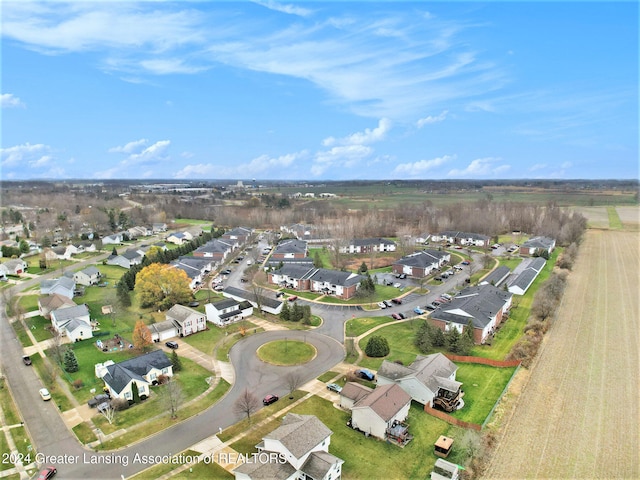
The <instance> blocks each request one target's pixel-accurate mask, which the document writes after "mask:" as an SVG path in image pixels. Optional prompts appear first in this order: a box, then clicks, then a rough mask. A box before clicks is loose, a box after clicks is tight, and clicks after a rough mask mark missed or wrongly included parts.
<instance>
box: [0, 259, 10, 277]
mask: <svg viewBox="0 0 640 480" xmlns="http://www.w3.org/2000/svg"><path fill="white" fill-rule="evenodd" d="M8 273H9V270H7V267H5V266H4V263H0V279H1V280H6V279H7V274H8Z"/></svg>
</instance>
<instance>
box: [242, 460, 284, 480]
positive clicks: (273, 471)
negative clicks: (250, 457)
mask: <svg viewBox="0 0 640 480" xmlns="http://www.w3.org/2000/svg"><path fill="white" fill-rule="evenodd" d="M233 471H234V472H239V473H244V474H245V475H247V476H249V478H252V479H254V480H276V479H280V478H290V477H291V476H292V475H293V474H294V473H296V469H295V468H293V466H292V465H291V464H290V463H280V462H246V463H243V464H242V465H240V466H239V467H236V468H234V469H233Z"/></svg>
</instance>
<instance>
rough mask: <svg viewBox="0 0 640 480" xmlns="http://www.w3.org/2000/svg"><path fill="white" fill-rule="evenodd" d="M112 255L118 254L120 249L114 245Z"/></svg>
mask: <svg viewBox="0 0 640 480" xmlns="http://www.w3.org/2000/svg"><path fill="white" fill-rule="evenodd" d="M111 255H113V256H114V257H115V256H117V255H118V250H116V247H113V250H111Z"/></svg>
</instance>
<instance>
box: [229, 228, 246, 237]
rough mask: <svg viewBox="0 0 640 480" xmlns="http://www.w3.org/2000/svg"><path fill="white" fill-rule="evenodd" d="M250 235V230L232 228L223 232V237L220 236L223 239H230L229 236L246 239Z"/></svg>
mask: <svg viewBox="0 0 640 480" xmlns="http://www.w3.org/2000/svg"><path fill="white" fill-rule="evenodd" d="M249 235H251V229H250V228H246V227H236V228H232V229H231V230H229V231H227V232H224V235H222V236H223V237H230V236H236V237H246V236H249Z"/></svg>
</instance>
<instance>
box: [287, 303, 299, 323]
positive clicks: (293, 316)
mask: <svg viewBox="0 0 640 480" xmlns="http://www.w3.org/2000/svg"><path fill="white" fill-rule="evenodd" d="M301 319H302V308H301V307H300V305H298V303H297V302H296V303H294V304H293V308H292V309H291V312H290V313H289V320H291V321H292V322H299V321H300V320H301Z"/></svg>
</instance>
